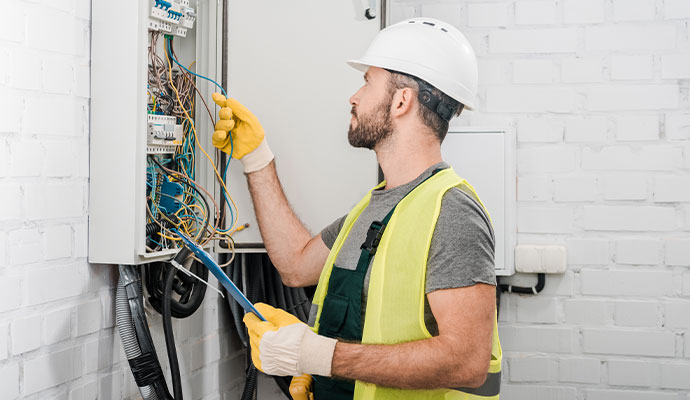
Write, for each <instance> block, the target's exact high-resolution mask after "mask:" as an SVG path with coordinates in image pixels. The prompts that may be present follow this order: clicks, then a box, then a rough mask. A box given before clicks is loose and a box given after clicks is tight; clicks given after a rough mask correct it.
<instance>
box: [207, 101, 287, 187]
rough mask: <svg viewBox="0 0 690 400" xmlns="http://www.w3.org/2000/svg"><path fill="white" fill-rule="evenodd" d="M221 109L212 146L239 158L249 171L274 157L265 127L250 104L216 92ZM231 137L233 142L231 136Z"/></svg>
mask: <svg viewBox="0 0 690 400" xmlns="http://www.w3.org/2000/svg"><path fill="white" fill-rule="evenodd" d="M213 101H214V102H215V103H216V104H218V105H219V106H220V107H221V108H220V111H219V112H218V122H216V126H215V129H216V130H215V132H213V145H214V146H216V147H217V148H219V149H220V150H222V151H224V152H226V153H228V154H230V151H231V150H232V157H233V158H236V159H238V160H240V161H241V162H242V165H243V166H244V172H245V173H246V174H248V173H250V172H254V171H258V170H260V169H261V168H263V167H265V166H267V165H268V164H269V163H270V162H271V160H273V153H272V152H271V149H270V148H269V147H268V143H267V142H266V139H265V138H264V136H265V135H264V128H263V127H262V126H261V124H260V123H259V119H258V118H256V116H255V115H254V114H252V112H251V111H249V110H248V109H247V107H245V106H243V105H242V104H240V102H239V101H237V100H235V99H226V98H225V96H223V95H222V94H220V93H213ZM231 138H232V144H231V142H230V139H231Z"/></svg>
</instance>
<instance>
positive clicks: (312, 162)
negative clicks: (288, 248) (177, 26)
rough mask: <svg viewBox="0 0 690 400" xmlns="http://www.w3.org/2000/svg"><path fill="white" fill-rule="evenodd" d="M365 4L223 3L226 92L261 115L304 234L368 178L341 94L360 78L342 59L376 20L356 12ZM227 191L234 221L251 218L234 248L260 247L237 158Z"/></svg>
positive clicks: (369, 168) (335, 212)
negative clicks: (236, 217) (235, 216)
mask: <svg viewBox="0 0 690 400" xmlns="http://www.w3.org/2000/svg"><path fill="white" fill-rule="evenodd" d="M368 5H369V1H367V0H352V1H318V0H307V1H286V0H255V1H247V0H229V1H228V10H227V12H228V19H227V20H228V24H227V29H228V32H227V35H228V48H227V54H228V60H227V65H228V76H227V82H228V95H229V96H230V97H234V98H236V99H238V100H239V101H240V102H242V103H243V104H244V105H246V106H247V107H248V108H249V109H250V110H251V111H252V112H253V113H254V114H256V116H257V117H258V118H259V120H260V121H261V124H262V125H263V127H264V129H265V131H266V138H267V139H268V143H269V144H270V147H271V149H272V150H273V152H274V154H275V156H276V165H277V169H278V176H279V178H280V180H281V182H282V184H283V187H284V189H285V192H286V195H287V198H288V200H289V201H290V204H291V205H292V207H293V209H294V210H295V212H296V214H297V215H298V216H299V218H300V219H301V220H302V221H303V222H304V223H305V225H306V227H307V229H309V230H310V231H311V232H312V233H318V232H319V230H321V229H322V228H323V227H325V226H326V225H327V224H329V223H331V222H332V221H333V220H335V219H336V218H338V217H340V216H342V215H344V214H345V213H347V212H348V211H349V210H350V209H351V208H352V207H353V206H354V205H355V204H356V203H357V202H358V201H359V200H360V199H361V198H362V196H363V195H364V194H365V193H366V192H367V191H368V190H369V189H371V187H373V186H374V185H375V184H376V182H377V164H376V158H375V155H374V153H373V152H371V151H369V150H363V149H353V148H352V147H350V145H349V144H348V142H347V129H348V126H349V120H350V105H349V101H348V99H349V98H350V96H351V95H352V94H354V93H355V91H357V89H358V88H359V87H360V86H361V85H362V83H363V79H362V73H361V72H359V71H356V70H354V69H353V68H351V67H349V66H348V65H347V64H346V63H345V61H346V60H348V59H352V58H357V57H359V56H361V55H362V54H363V53H364V51H365V50H366V48H367V46H368V45H369V43H370V42H371V40H372V39H373V38H374V36H375V35H376V34H377V33H378V31H379V27H380V20H379V17H378V16H377V17H376V18H374V19H368V18H366V17H365V10H366V8H367V7H368ZM228 189H229V190H230V192H231V195H232V196H233V198H234V200H235V202H236V204H237V207H238V209H239V223H240V224H243V223H245V222H249V223H250V225H251V228H250V229H245V230H243V231H241V232H238V233H236V234H235V235H233V237H234V239H235V242H236V245H237V248H238V250H240V251H242V249H244V251H251V250H252V249H260V248H262V246H263V245H262V244H261V242H262V240H261V236H260V234H259V229H258V226H257V223H256V218H255V216H254V210H253V207H252V203H251V199H250V196H249V192H248V189H247V184H246V178H245V177H244V175H243V173H242V166H241V164H240V163H239V162H238V161H237V160H232V161H231V164H230V172H229V173H228ZM285 240H290V238H285Z"/></svg>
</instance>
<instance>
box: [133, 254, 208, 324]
mask: <svg viewBox="0 0 690 400" xmlns="http://www.w3.org/2000/svg"><path fill="white" fill-rule="evenodd" d="M170 268H173V269H174V267H173V266H171V265H170V264H168V263H162V262H156V263H151V264H148V265H147V266H146V267H145V268H144V276H145V278H146V291H147V292H148V294H149V297H148V300H149V303H150V304H151V306H152V307H153V309H154V310H156V311H157V312H159V313H160V314H162V313H163V307H162V304H163V297H164V292H165V279H166V276H167V272H168V270H169V269H170ZM190 270H191V271H192V272H193V273H194V274H196V275H197V276H199V277H200V278H202V279H203V280H204V281H208V274H209V272H208V269H207V268H206V267H204V266H203V265H202V264H201V263H199V262H198V261H196V260H194V261H193V262H192V267H191V269H190ZM175 279H176V280H177V282H174V284H173V290H175V292H176V293H177V294H179V295H180V299H179V300H176V299H172V304H171V310H172V312H171V314H172V316H173V317H175V318H180V319H181V318H187V317H189V316H190V315H192V314H194V312H196V310H197V309H199V307H200V306H201V303H202V302H203V300H204V297H205V295H206V285H205V284H204V283H202V282H199V281H198V280H197V279H196V278H194V277H187V276H186V275H185V274H177V276H176V277H175Z"/></svg>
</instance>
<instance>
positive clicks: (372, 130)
mask: <svg viewBox="0 0 690 400" xmlns="http://www.w3.org/2000/svg"><path fill="white" fill-rule="evenodd" d="M392 99H393V96H392V95H391V96H390V98H387V99H384V101H382V102H381V103H379V104H378V105H377V106H376V107H375V108H374V110H372V111H371V112H370V113H368V114H361V115H360V114H358V113H357V110H355V107H354V106H353V107H352V111H351V113H352V115H353V116H354V117H355V121H356V122H357V126H356V127H353V126H352V123H350V128H349V130H348V131H347V140H348V141H349V142H350V145H351V146H352V147H358V148H359V147H362V148H366V149H369V150H373V149H374V147H376V145H377V144H379V143H381V141H383V140H384V139H386V138H388V137H389V136H390V135H391V134H392V133H393V124H392V121H391V110H390V107H391V100H392Z"/></svg>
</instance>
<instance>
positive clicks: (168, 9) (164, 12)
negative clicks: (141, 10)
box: [148, 0, 196, 37]
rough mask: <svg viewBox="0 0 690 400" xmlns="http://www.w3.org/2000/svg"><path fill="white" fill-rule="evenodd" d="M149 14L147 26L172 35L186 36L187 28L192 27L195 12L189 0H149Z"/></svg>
mask: <svg viewBox="0 0 690 400" xmlns="http://www.w3.org/2000/svg"><path fill="white" fill-rule="evenodd" d="M150 1H151V15H150V17H149V24H148V27H149V29H150V30H152V31H161V32H165V33H169V34H172V35H174V36H180V37H186V36H187V30H188V29H192V28H194V21H195V20H196V13H195V12H194V9H193V8H192V7H190V6H189V0H178V1H166V0H150Z"/></svg>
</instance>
